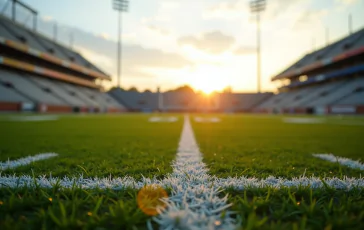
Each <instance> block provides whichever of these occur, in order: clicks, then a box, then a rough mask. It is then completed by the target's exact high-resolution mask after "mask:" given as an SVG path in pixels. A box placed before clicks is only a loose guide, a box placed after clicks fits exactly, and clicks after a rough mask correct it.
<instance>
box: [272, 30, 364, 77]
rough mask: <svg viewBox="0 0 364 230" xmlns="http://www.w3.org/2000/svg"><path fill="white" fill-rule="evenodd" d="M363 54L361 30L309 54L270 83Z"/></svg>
mask: <svg viewBox="0 0 364 230" xmlns="http://www.w3.org/2000/svg"><path fill="white" fill-rule="evenodd" d="M360 54H364V29H361V30H359V31H357V32H355V33H353V34H351V35H349V36H347V37H345V38H343V39H341V40H339V41H337V42H335V43H333V44H331V45H329V46H326V47H324V48H322V49H319V50H317V51H315V52H312V53H309V54H307V55H305V56H304V57H303V58H301V59H300V60H299V61H297V62H296V63H295V64H293V65H292V66H290V67H289V68H288V69H286V70H284V71H283V72H282V73H280V74H278V75H277V76H274V77H273V78H272V81H275V80H281V79H286V78H294V77H298V76H300V75H305V74H307V73H309V72H310V71H313V70H317V69H320V68H322V67H325V66H328V65H331V64H334V63H337V62H340V61H343V60H345V59H348V58H351V57H354V56H357V55H360Z"/></svg>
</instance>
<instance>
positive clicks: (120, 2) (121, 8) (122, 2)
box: [113, 0, 129, 88]
mask: <svg viewBox="0 0 364 230" xmlns="http://www.w3.org/2000/svg"><path fill="white" fill-rule="evenodd" d="M128 3H129V1H128V0H113V8H114V10H116V11H118V35H117V36H118V49H117V78H118V81H117V86H118V87H119V88H121V83H120V79H121V75H122V69H121V67H122V66H121V60H122V46H121V42H122V41H121V33H122V12H127V10H128Z"/></svg>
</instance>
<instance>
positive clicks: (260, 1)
mask: <svg viewBox="0 0 364 230" xmlns="http://www.w3.org/2000/svg"><path fill="white" fill-rule="evenodd" d="M265 7H266V1H265V0H251V1H250V11H251V12H252V13H256V16H257V18H256V20H257V89H258V93H260V92H261V78H262V77H261V47H260V44H261V34H260V12H262V11H264V10H265Z"/></svg>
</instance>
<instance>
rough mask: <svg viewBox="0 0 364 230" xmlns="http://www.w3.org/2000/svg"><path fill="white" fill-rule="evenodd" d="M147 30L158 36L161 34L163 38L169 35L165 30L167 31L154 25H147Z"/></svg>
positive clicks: (169, 32)
mask: <svg viewBox="0 0 364 230" xmlns="http://www.w3.org/2000/svg"><path fill="white" fill-rule="evenodd" d="M147 28H148V29H149V30H151V31H153V32H156V33H158V34H161V35H163V36H168V35H170V34H171V31H169V30H167V29H163V28H160V27H157V26H154V25H148V26H147Z"/></svg>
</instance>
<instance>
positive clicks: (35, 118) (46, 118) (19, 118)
mask: <svg viewBox="0 0 364 230" xmlns="http://www.w3.org/2000/svg"><path fill="white" fill-rule="evenodd" d="M58 119H59V116H56V115H43V116H42V115H41V116H13V117H9V120H10V121H19V122H29V121H33V122H34V121H35V122H37V121H56V120H58Z"/></svg>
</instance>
